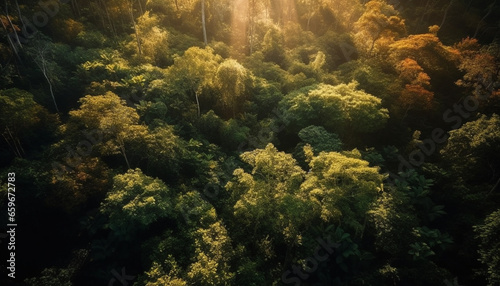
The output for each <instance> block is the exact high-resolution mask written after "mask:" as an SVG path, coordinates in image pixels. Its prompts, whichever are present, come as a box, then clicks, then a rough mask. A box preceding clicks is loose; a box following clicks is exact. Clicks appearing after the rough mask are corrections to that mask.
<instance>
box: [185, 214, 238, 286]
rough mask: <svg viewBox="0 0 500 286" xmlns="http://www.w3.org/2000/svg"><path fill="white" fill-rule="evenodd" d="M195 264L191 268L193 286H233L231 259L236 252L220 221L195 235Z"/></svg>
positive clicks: (190, 277)
mask: <svg viewBox="0 0 500 286" xmlns="http://www.w3.org/2000/svg"><path fill="white" fill-rule="evenodd" d="M194 237H195V240H194V245H195V258H194V259H195V262H194V263H192V264H191V265H190V266H189V270H188V273H187V277H188V280H189V281H190V282H191V283H192V284H193V285H204V286H205V285H206V286H208V285H231V281H232V280H233V278H234V275H235V274H234V273H232V272H231V259H232V256H233V255H234V254H233V253H234V250H233V249H232V245H231V238H230V237H229V235H228V233H227V230H226V228H225V227H224V225H223V224H222V223H221V222H220V221H218V222H215V223H213V224H211V225H210V226H209V227H208V228H200V229H198V230H197V231H196V232H195V233H194Z"/></svg>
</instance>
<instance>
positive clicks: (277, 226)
mask: <svg viewBox="0 0 500 286" xmlns="http://www.w3.org/2000/svg"><path fill="white" fill-rule="evenodd" d="M241 159H242V160H243V161H244V162H245V163H247V164H249V165H250V166H251V167H252V170H251V172H250V173H247V172H245V171H244V170H243V169H241V168H238V169H236V170H235V171H234V178H233V180H231V181H230V182H228V183H227V185H226V189H227V190H228V192H230V193H231V201H233V202H234V207H233V208H234V216H235V218H236V220H237V221H238V223H241V225H243V226H245V228H243V229H246V231H245V232H246V233H247V234H246V235H250V236H251V237H253V238H254V239H253V240H254V241H257V240H260V239H262V238H264V237H265V236H266V235H268V234H269V233H273V237H274V238H275V239H279V241H282V242H285V241H286V242H287V245H288V250H290V248H291V247H292V246H293V245H296V244H298V243H299V241H300V233H301V231H303V230H304V229H305V228H306V226H307V223H308V221H309V220H310V219H311V214H312V213H311V204H310V202H308V200H307V196H306V194H305V193H303V192H301V191H300V188H299V187H300V184H301V183H302V181H303V180H304V175H305V172H304V171H303V170H302V169H301V168H300V167H299V166H298V165H297V163H296V161H295V159H293V157H292V156H291V155H290V154H286V153H284V152H279V151H278V150H277V149H276V148H275V147H274V146H273V145H272V144H268V145H267V146H266V148H265V149H256V150H254V151H250V152H245V153H243V154H242V155H241Z"/></svg>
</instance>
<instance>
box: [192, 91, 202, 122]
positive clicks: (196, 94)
mask: <svg viewBox="0 0 500 286" xmlns="http://www.w3.org/2000/svg"><path fill="white" fill-rule="evenodd" d="M194 96H195V97H196V106H197V107H198V117H200V116H201V110H200V100H199V99H198V96H199V95H198V92H197V91H196V92H195V93H194Z"/></svg>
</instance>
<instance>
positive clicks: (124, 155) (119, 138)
mask: <svg viewBox="0 0 500 286" xmlns="http://www.w3.org/2000/svg"><path fill="white" fill-rule="evenodd" d="M118 144H119V145H120V150H121V151H122V155H123V158H125V163H127V168H128V169H130V163H129V162H128V158H127V153H126V152H125V142H123V138H122V137H121V136H120V135H118Z"/></svg>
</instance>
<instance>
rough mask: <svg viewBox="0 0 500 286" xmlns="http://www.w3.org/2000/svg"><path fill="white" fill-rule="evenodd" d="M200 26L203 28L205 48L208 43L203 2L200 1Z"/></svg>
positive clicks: (202, 0) (203, 0)
mask: <svg viewBox="0 0 500 286" xmlns="http://www.w3.org/2000/svg"><path fill="white" fill-rule="evenodd" d="M201 25H202V28H203V42H204V43H205V46H207V45H208V41H207V27H206V23H205V0H201Z"/></svg>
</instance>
